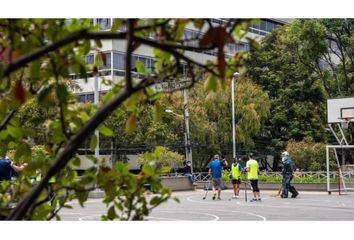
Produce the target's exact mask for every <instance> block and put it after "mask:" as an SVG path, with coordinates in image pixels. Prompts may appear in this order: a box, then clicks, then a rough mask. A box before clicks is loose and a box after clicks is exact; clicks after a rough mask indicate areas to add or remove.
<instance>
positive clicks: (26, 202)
mask: <svg viewBox="0 0 354 240" xmlns="http://www.w3.org/2000/svg"><path fill="white" fill-rule="evenodd" d="M151 84H152V82H149V81H141V82H140V83H139V84H138V85H137V86H136V87H134V88H132V89H130V90H128V89H127V88H125V89H124V90H122V91H121V92H120V93H119V94H117V95H116V96H115V97H114V98H113V99H112V100H111V101H109V102H107V103H106V104H104V105H103V106H102V107H101V108H100V109H98V110H97V112H96V113H95V114H94V115H93V117H92V118H91V119H90V120H89V121H88V122H86V123H85V125H84V126H83V127H82V128H81V129H80V130H79V132H78V133H77V134H76V135H74V136H72V138H71V139H70V140H69V142H68V143H67V145H66V147H65V148H64V149H63V151H61V152H60V153H59V154H58V155H57V157H56V160H55V162H54V163H53V165H51V166H50V167H49V168H48V170H47V172H46V174H45V175H44V177H43V178H42V179H41V181H40V182H39V183H38V185H37V186H36V187H34V188H33V189H32V190H31V192H30V193H29V194H28V195H27V196H26V197H25V198H24V199H22V200H21V201H20V202H19V204H18V205H17V206H16V208H15V209H14V210H13V212H12V213H11V214H10V215H9V216H8V218H7V219H8V220H20V219H22V218H23V217H24V216H25V215H26V213H27V212H28V209H29V208H30V207H31V206H32V205H33V204H34V202H35V200H36V198H37V197H38V196H39V194H40V193H41V192H42V191H43V189H44V188H45V187H46V186H47V185H48V181H49V179H50V178H51V177H52V176H54V175H55V174H56V173H57V172H58V171H60V170H62V169H63V168H64V167H65V166H66V164H67V163H68V162H69V160H70V159H71V158H72V157H73V156H74V155H75V153H76V150H77V149H78V148H79V146H80V144H81V142H82V141H83V139H87V138H88V137H89V136H90V135H91V134H92V133H93V131H94V130H95V129H96V128H97V127H98V126H99V125H100V124H101V123H102V122H103V121H104V120H105V119H106V118H107V117H108V116H109V115H110V114H111V113H112V112H113V111H114V110H115V109H116V108H117V107H118V106H119V105H120V104H122V103H123V102H124V101H125V100H126V99H127V98H128V97H130V96H131V95H132V94H133V93H135V92H137V91H139V90H140V89H143V88H145V87H147V86H149V85H151Z"/></svg>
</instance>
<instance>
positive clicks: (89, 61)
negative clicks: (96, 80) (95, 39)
mask: <svg viewBox="0 0 354 240" xmlns="http://www.w3.org/2000/svg"><path fill="white" fill-rule="evenodd" d="M94 59H95V57H94V55H93V54H89V55H86V56H84V61H85V62H86V63H87V64H93V63H94V61H95V60H94Z"/></svg>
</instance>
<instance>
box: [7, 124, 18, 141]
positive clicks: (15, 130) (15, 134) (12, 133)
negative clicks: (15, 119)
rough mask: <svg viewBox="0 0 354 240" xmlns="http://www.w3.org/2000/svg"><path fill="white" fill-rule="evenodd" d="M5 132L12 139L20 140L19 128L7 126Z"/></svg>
mask: <svg viewBox="0 0 354 240" xmlns="http://www.w3.org/2000/svg"><path fill="white" fill-rule="evenodd" d="M7 132H8V134H9V135H10V136H12V137H14V138H22V130H21V129H20V128H19V127H14V126H11V125H8V126H7Z"/></svg>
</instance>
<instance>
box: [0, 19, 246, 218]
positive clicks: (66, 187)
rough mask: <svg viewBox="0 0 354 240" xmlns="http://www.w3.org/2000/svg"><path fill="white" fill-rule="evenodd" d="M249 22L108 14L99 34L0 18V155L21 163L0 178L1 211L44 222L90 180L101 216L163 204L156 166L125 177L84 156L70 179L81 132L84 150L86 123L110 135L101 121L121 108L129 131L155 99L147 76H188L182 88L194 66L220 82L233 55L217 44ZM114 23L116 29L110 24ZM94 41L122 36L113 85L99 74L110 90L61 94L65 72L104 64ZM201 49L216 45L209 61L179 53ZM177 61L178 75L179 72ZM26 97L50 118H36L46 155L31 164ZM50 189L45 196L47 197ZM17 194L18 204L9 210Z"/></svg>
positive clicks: (80, 26) (86, 24) (86, 25)
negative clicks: (188, 31)
mask: <svg viewBox="0 0 354 240" xmlns="http://www.w3.org/2000/svg"><path fill="white" fill-rule="evenodd" d="M188 24H189V25H191V26H194V28H195V29H196V30H197V31H200V32H201V30H202V29H203V30H205V34H198V35H197V36H196V37H195V38H193V39H188V38H185V37H184V35H183V33H184V29H185V27H186V26H187V25H188ZM249 24H250V20H234V19H232V20H229V21H226V22H225V24H224V25H213V24H212V23H211V21H210V20H208V19H196V20H195V19H148V20H138V19H127V20H124V19H115V20H114V24H113V25H112V28H111V31H99V28H98V27H97V26H92V24H91V21H90V19H73V20H71V21H69V22H68V21H66V20H64V19H2V20H0V34H1V38H0V60H1V62H0V95H1V100H0V140H1V143H0V144H1V146H0V150H1V151H0V155H5V154H6V152H7V150H8V149H10V150H11V149H13V150H15V153H14V158H15V161H25V162H26V163H27V164H28V167H27V169H26V170H25V171H24V172H23V173H22V174H21V175H20V177H19V178H18V181H16V183H11V182H7V181H6V182H4V183H1V184H0V193H1V194H0V206H1V209H0V210H1V211H0V216H1V218H6V219H8V220H19V219H51V218H53V217H56V216H58V215H57V214H58V211H59V210H60V209H61V208H63V207H68V205H67V204H66V202H67V201H69V200H71V199H73V198H74V197H77V198H78V200H79V202H80V204H82V205H83V204H84V202H85V201H86V199H87V196H88V191H89V190H90V189H91V188H90V187H88V186H90V185H97V186H99V187H101V188H102V189H104V190H105V193H106V197H105V203H106V204H107V205H108V206H109V209H108V213H107V215H105V216H104V218H105V219H114V218H119V219H123V220H129V219H142V218H143V217H144V216H146V215H148V214H149V211H150V210H151V209H152V208H153V207H156V206H157V205H159V204H160V203H162V202H164V201H167V199H168V198H169V195H170V192H169V191H168V190H166V189H164V188H163V187H162V186H161V185H160V184H159V180H158V178H157V177H156V176H155V174H156V172H155V171H154V169H152V168H151V167H148V166H147V167H143V168H142V172H141V173H140V174H139V175H137V176H135V175H132V174H130V173H129V172H128V170H127V167H126V166H125V165H121V164H118V165H117V166H116V168H115V169H110V168H107V167H106V166H104V165H103V164H102V163H100V162H99V161H98V160H97V159H94V158H92V161H93V163H94V164H95V165H94V167H92V168H90V169H88V170H87V171H85V172H84V174H83V176H82V177H81V178H80V180H78V179H77V173H76V171H75V170H74V168H75V166H78V165H79V164H80V159H79V158H78V156H77V155H76V152H77V149H78V148H79V146H80V145H82V143H83V142H84V141H85V140H86V139H88V138H90V137H91V139H92V141H91V148H92V149H94V147H95V146H96V142H97V139H96V137H95V136H93V135H92V134H93V132H94V130H95V129H98V130H99V131H100V133H101V134H102V135H104V136H106V137H112V135H113V131H112V130H111V129H109V128H108V127H107V126H105V125H104V124H102V123H103V122H104V121H105V120H106V119H107V118H108V117H109V116H111V115H112V113H113V112H114V111H115V110H116V109H117V108H119V107H120V106H122V105H124V106H125V107H126V108H127V110H128V112H129V117H128V119H127V122H126V129H127V131H128V132H131V131H133V130H134V128H135V127H136V123H137V120H138V118H139V113H140V112H141V108H143V106H146V104H147V103H155V101H156V100H157V99H158V98H159V97H160V96H159V94H156V92H155V91H154V89H153V88H151V86H152V85H154V84H155V83H160V82H168V81H180V79H182V78H183V79H185V78H186V77H187V78H188V79H189V82H188V84H186V85H185V86H183V87H182V89H183V88H191V87H193V85H194V84H195V82H197V81H198V80H199V79H198V77H197V75H196V73H197V72H201V71H202V72H204V73H205V74H209V75H213V76H215V77H216V79H219V80H220V82H221V83H222V84H223V85H225V83H226V79H228V78H230V77H231V73H232V72H234V71H236V65H235V63H236V62H237V61H238V59H239V58H230V59H229V60H225V55H224V51H223V50H224V47H225V46H226V44H228V43H234V42H235V39H238V38H241V37H242V36H243V34H244V32H242V31H240V30H241V28H243V29H245V30H247V28H248V26H249ZM120 28H121V29H123V30H122V31H117V30H118V29H120ZM151 36H154V38H151ZM104 39H114V40H124V41H126V54H125V77H124V79H123V80H122V81H119V82H114V83H113V82H110V81H106V83H107V84H108V85H110V86H111V90H110V91H109V92H108V93H107V94H106V96H105V98H104V100H103V101H102V103H100V104H98V105H94V104H92V105H87V106H82V105H80V104H78V103H77V102H76V98H75V96H73V94H72V92H71V89H73V88H74V87H75V86H74V85H73V84H72V81H71V80H70V74H75V75H76V76H80V77H82V78H88V77H89V76H97V75H98V74H99V72H98V69H99V67H100V65H102V64H105V62H106V61H107V57H106V56H105V54H104V53H102V52H100V48H101V47H102V42H101V40H104ZM140 46H147V47H150V48H153V53H154V58H155V66H154V69H152V70H149V69H147V68H146V67H145V66H144V64H142V63H139V62H138V63H137V64H136V68H137V71H138V73H139V74H140V76H141V77H140V78H139V79H134V78H133V73H132V65H131V64H132V61H131V60H132V53H133V52H134V51H135V50H136V49H137V48H138V47H140ZM208 50H216V51H217V60H216V61H209V62H207V63H201V62H197V61H196V60H194V59H192V58H190V57H188V54H187V51H208ZM89 52H93V53H95V58H96V61H95V63H94V64H93V65H90V64H86V63H85V62H84V60H83V57H84V56H85V55H87V54H88V53H89ZM182 64H183V65H184V66H185V68H186V72H187V75H182V74H181V73H180V69H181V66H182ZM226 69H227V71H226ZM176 90H178V89H174V90H173V91H176ZM32 99H33V100H32ZM27 101H34V102H36V103H38V105H39V106H41V107H43V108H45V109H46V111H47V112H48V113H50V114H53V116H54V117H52V118H50V119H40V118H39V119H40V122H38V126H44V127H45V133H46V140H47V142H46V143H45V149H46V151H47V154H46V155H43V158H38V161H37V160H36V161H35V160H33V159H32V153H31V148H30V145H29V142H28V140H30V139H33V136H34V133H33V131H29V129H27V126H23V125H21V121H20V118H19V115H18V111H19V110H20V109H21V108H23V106H24V105H25V104H26V102H27ZM144 103H145V104H144ZM155 108H156V112H157V113H158V112H161V109H160V108H159V107H158V105H155ZM157 115H161V113H160V114H157ZM39 168H41V170H43V171H42V173H43V177H42V179H41V181H40V182H39V183H38V184H37V185H36V186H33V187H32V184H31V182H30V180H29V177H30V176H33V175H34V174H35V173H36V170H37V169H39ZM54 176H55V178H56V183H55V184H53V185H52V190H51V191H46V189H47V188H48V184H49V183H48V182H49V179H51V178H52V177H54ZM144 184H151V185H154V189H155V191H156V193H157V194H156V196H155V197H154V198H152V199H151V201H150V202H149V204H150V207H148V206H146V201H147V200H146V199H145V198H144V197H143V195H142V193H143V192H144ZM10 188H12V189H13V192H14V193H15V196H14V198H13V199H12V200H11V199H10V200H9V199H8V197H7V195H6V194H4V193H6V192H8V191H9V189H10ZM52 192H54V199H53V200H52V204H49V202H48V199H49V197H50V195H51V193H52ZM5 195H6V196H5ZM17 199H18V200H19V201H18V203H17V204H16V206H15V207H14V208H12V207H11V206H12V204H13V202H14V201H17ZM119 212H121V213H122V214H119Z"/></svg>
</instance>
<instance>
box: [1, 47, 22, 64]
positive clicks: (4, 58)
mask: <svg viewBox="0 0 354 240" xmlns="http://www.w3.org/2000/svg"><path fill="white" fill-rule="evenodd" d="M19 55H20V54H19V51H18V50H13V51H12V52H11V55H10V54H9V50H8V49H5V48H3V49H1V50H0V61H1V62H3V63H5V64H9V63H10V60H11V62H13V61H14V60H16V59H17V58H18V56H19Z"/></svg>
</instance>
